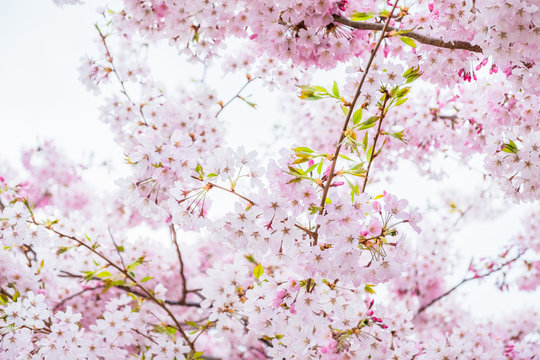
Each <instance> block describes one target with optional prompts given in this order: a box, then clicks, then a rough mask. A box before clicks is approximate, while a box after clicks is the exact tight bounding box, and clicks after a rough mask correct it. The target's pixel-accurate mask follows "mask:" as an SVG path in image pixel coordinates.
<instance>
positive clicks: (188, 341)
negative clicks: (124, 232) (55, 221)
mask: <svg viewBox="0 0 540 360" xmlns="http://www.w3.org/2000/svg"><path fill="white" fill-rule="evenodd" d="M32 222H33V223H34V224H35V225H37V226H40V224H39V223H38V222H36V220H35V219H34V217H33V216H32ZM45 229H47V230H49V231H51V232H53V233H55V234H56V235H58V236H60V237H61V238H66V239H70V240H73V241H75V242H76V243H77V244H79V245H80V246H83V247H84V248H86V249H87V250H89V251H90V252H91V253H93V254H95V255H97V256H99V257H100V258H102V259H103V260H105V261H106V262H107V264H109V265H110V266H112V267H113V268H115V269H116V270H118V271H119V272H121V273H122V274H123V275H124V276H125V277H126V278H127V279H129V280H131V281H132V282H133V283H134V284H135V286H136V287H138V288H139V289H141V290H142V292H143V293H144V294H145V295H146V296H147V297H148V298H149V299H150V300H152V301H153V302H154V303H155V304H156V305H157V306H159V307H160V308H162V309H163V311H165V312H166V313H167V315H169V317H170V318H171V319H172V321H173V322H174V324H175V325H176V327H177V329H178V331H179V332H180V335H181V336H182V337H183V338H184V340H185V341H186V343H187V344H188V346H189V347H190V349H191V350H192V351H195V346H194V344H193V342H191V340H190V339H189V337H188V336H187V334H186V332H185V331H184V330H183V329H182V327H181V326H180V322H179V321H178V319H176V316H174V314H173V313H172V312H171V310H170V309H169V308H168V307H167V306H166V305H165V303H164V302H163V301H162V300H160V299H158V298H156V297H155V296H154V294H152V292H150V291H148V290H147V289H146V288H145V287H144V286H142V285H141V284H140V283H139V282H138V281H137V280H136V279H135V278H134V277H133V276H131V275H130V274H129V272H128V271H126V269H122V268H121V267H120V266H118V265H116V263H114V262H113V261H111V260H110V259H109V258H108V257H107V256H105V255H103V254H102V253H100V252H99V251H97V250H96V249H94V248H93V247H92V246H89V245H88V244H86V243H85V242H84V241H82V240H80V239H78V238H76V237H74V236H71V235H67V234H64V233H61V232H60V231H57V230H55V229H53V228H52V227H50V226H45Z"/></svg>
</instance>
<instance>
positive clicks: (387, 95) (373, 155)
mask: <svg viewBox="0 0 540 360" xmlns="http://www.w3.org/2000/svg"><path fill="white" fill-rule="evenodd" d="M388 97H389V94H388V93H387V92H385V93H384V102H383V104H382V108H381V118H380V119H379V125H378V127H377V133H376V134H375V138H374V139H373V151H372V155H371V157H370V158H369V162H368V166H367V170H366V176H364V184H363V185H362V192H365V191H366V186H367V182H368V177H369V170H370V169H371V164H372V163H373V160H374V159H375V158H376V157H377V152H376V151H377V140H378V139H379V136H380V135H381V126H382V122H383V120H384V117H385V116H386V112H385V111H384V110H385V108H386V103H387V102H388ZM383 146H384V143H383Z"/></svg>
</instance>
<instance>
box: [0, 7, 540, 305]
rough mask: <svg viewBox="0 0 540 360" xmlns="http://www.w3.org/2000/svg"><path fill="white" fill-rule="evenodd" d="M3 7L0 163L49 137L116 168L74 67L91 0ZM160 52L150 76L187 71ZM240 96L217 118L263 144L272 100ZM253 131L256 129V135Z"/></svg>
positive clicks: (471, 229) (484, 234) (480, 233)
mask: <svg viewBox="0 0 540 360" xmlns="http://www.w3.org/2000/svg"><path fill="white" fill-rule="evenodd" d="M87 3H91V1H87ZM94 4H95V3H94ZM2 5H3V11H2V12H1V13H0V44H1V45H0V46H1V47H0V49H1V50H0V51H1V54H2V55H1V57H0V162H2V161H9V162H10V163H11V164H16V163H17V162H18V161H19V159H20V150H21V149H22V148H28V147H31V146H35V145H36V144H38V143H39V142H41V141H43V140H47V139H54V141H55V143H56V144H57V145H58V147H59V148H60V149H64V150H65V151H67V152H69V155H70V156H71V157H72V158H73V159H81V158H83V159H90V157H91V156H93V157H94V159H95V160H94V163H95V162H101V161H109V162H111V163H112V164H114V166H115V167H117V168H122V160H123V155H122V151H121V150H120V149H119V148H118V147H117V146H116V145H115V144H114V142H113V140H112V136H111V134H110V132H109V131H108V128H107V126H105V125H104V124H102V123H101V122H100V121H99V119H98V118H99V111H98V106H99V103H100V100H99V98H96V97H94V95H92V94H91V93H89V92H87V91H86V89H85V87H84V86H83V85H82V84H81V83H80V82H79V74H78V71H77V68H78V66H79V63H80V59H81V57H83V56H84V55H85V54H87V53H90V54H92V53H94V48H95V44H96V43H95V39H96V38H97V34H96V31H95V29H94V27H93V24H94V23H96V21H97V20H98V19H99V16H98V15H97V13H96V12H95V11H94V10H95V5H84V6H67V7H65V8H63V9H60V8H58V7H56V6H55V5H54V4H53V3H52V0H41V1H35V0H7V1H4V2H3V4H2ZM166 54H167V56H164V57H159V66H156V69H155V73H156V75H158V76H160V77H161V78H169V79H170V80H169V81H171V82H173V81H175V79H178V80H181V79H182V78H184V79H185V78H186V77H187V76H193V72H192V71H186V70H185V69H186V68H185V63H184V62H182V61H181V60H179V59H178V58H176V57H174V56H172V55H171V54H170V52H166ZM156 58H157V57H156ZM155 61H157V60H155ZM218 70H219V69H214V70H211V71H216V73H215V74H214V76H215V77H214V78H215V79H216V83H215V84H214V85H216V86H217V87H218V88H220V89H221V90H220V91H221V92H220V94H221V95H222V96H223V99H228V98H229V97H230V96H231V95H232V94H234V93H236V91H237V89H238V88H239V87H240V86H241V84H239V83H238V82H237V83H236V84H235V86H233V87H231V86H230V84H231V79H230V78H229V77H223V76H221V75H219V73H218V72H217V71H218ZM171 79H172V80H171ZM238 84H239V85H238ZM236 85H238V86H236ZM247 93H252V94H253V98H254V99H255V101H256V102H257V104H258V108H259V111H257V112H255V111H254V110H252V109H251V108H249V107H248V106H246V105H245V104H242V103H241V102H236V103H233V104H232V106H231V107H230V108H229V109H227V113H226V114H224V115H226V118H227V119H228V121H231V124H232V130H231V133H233V134H236V135H235V137H234V138H233V139H232V141H233V142H235V143H238V145H240V143H245V145H246V147H247V148H253V147H255V146H256V145H257V144H258V143H260V142H268V141H269V139H268V138H267V137H266V134H270V133H271V129H272V121H274V120H273V119H276V118H279V116H280V113H279V107H278V106H276V99H275V97H273V95H272V94H270V93H268V92H267V90H266V89H264V88H263V87H261V86H259V85H257V84H254V85H253V87H252V88H251V91H248V92H247ZM265 99H267V100H265ZM261 114H263V115H262V117H261ZM233 120H234V121H233ZM253 134H259V137H257V136H252V135H253ZM246 135H250V136H246ZM92 154H93V155H92ZM448 166H453V165H448ZM93 174H94V175H93V176H95V181H96V183H97V182H99V181H103V180H102V179H104V178H105V184H111V183H112V181H114V177H115V176H114V175H111V174H109V173H107V172H103V171H102V172H100V171H97V172H95V173H93ZM103 175H105V177H103ZM471 176H473V175H471V174H470V173H469V172H466V171H463V170H457V168H456V171H455V172H453V175H452V177H450V178H449V179H447V180H446V181H445V182H444V183H434V182H428V181H426V180H424V179H421V178H419V177H418V175H417V174H415V173H414V172H412V171H410V170H405V171H404V173H402V174H401V176H400V177H399V181H397V182H396V183H395V184H393V185H392V186H390V188H391V189H393V190H394V191H395V192H396V193H398V194H399V195H400V196H401V197H405V198H409V199H414V198H421V199H427V198H430V197H432V196H434V195H435V194H436V193H439V192H441V191H442V190H447V189H452V188H457V187H461V188H467V187H468V185H469V184H470V181H471ZM98 179H101V180H98ZM456 185H457V186H456ZM386 188H387V189H388V188H389V187H386ZM509 209H510V210H509V211H508V212H507V213H505V214H504V216H503V217H501V218H498V219H494V221H491V222H487V221H481V222H476V223H475V224H474V226H467V227H465V228H464V229H463V230H462V231H460V232H459V233H457V234H456V235H455V236H454V237H453V238H454V239H455V242H456V244H459V245H460V248H461V247H462V248H463V258H464V259H469V258H470V255H472V254H475V255H477V256H478V255H479V254H482V253H485V251H486V249H488V251H489V252H490V253H491V254H493V253H494V252H495V251H496V250H497V249H498V247H499V246H500V245H501V244H502V243H503V242H504V241H505V240H507V239H510V238H511V236H512V235H513V234H515V232H516V226H517V225H518V224H519V221H520V220H519V217H518V216H517V214H518V213H519V212H518V211H516V210H513V208H512V207H510V208H509ZM465 269H466V267H464V268H463V271H462V272H460V273H457V274H456V279H455V280H456V281H459V279H461V277H462V276H463V274H464V273H465ZM460 294H461V296H464V297H465V298H466V302H467V303H470V306H471V307H472V308H473V309H474V311H475V313H477V314H479V315H487V314H495V313H498V312H499V310H503V311H504V310H506V309H512V308H516V307H517V306H522V305H523V304H533V303H534V296H538V295H539V292H536V293H535V294H531V295H530V296H524V297H522V298H520V299H518V300H516V298H515V293H512V292H511V293H502V294H501V293H500V292H498V291H497V290H495V289H494V287H493V286H490V285H485V286H484V285H478V283H475V284H471V285H468V286H464V287H463V289H462V290H461V291H460ZM454 296H460V295H458V294H455V295H454ZM486 303H487V304H488V306H486Z"/></svg>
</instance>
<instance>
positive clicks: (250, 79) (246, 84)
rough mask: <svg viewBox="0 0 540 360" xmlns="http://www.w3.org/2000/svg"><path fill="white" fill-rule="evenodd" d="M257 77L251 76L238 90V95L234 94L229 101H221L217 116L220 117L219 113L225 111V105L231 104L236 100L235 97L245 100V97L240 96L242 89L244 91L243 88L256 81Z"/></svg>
mask: <svg viewBox="0 0 540 360" xmlns="http://www.w3.org/2000/svg"><path fill="white" fill-rule="evenodd" d="M255 79H257V78H256V77H255V78H252V77H249V78H248V81H247V82H246V83H245V84H244V86H242V87H241V88H240V90H238V91H237V92H236V95H234V96H233V97H232V98H230V99H229V101H227V102H226V103H225V104H223V105H221V103H220V105H221V109H219V111H218V112H217V114H216V117H218V116H219V114H221V112H222V111H223V109H225V107H226V106H227V105H229V104H230V103H232V102H233V101H234V99H236V98H238V99H242V100H244V101H245V99H243V98H242V97H241V96H240V93H241V92H242V91H243V90H244V89H245V88H246V87H247V86H248V85H249V84H250V83H251V82H252V81H254V80H255Z"/></svg>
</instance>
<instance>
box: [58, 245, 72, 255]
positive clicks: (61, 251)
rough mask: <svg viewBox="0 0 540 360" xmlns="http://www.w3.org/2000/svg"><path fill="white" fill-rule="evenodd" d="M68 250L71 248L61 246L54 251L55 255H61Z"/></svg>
mask: <svg viewBox="0 0 540 360" xmlns="http://www.w3.org/2000/svg"><path fill="white" fill-rule="evenodd" d="M69 249H71V247H68V246H61V247H59V248H58V250H56V255H60V254H63V253H65V252H66V251H68V250H69Z"/></svg>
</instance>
